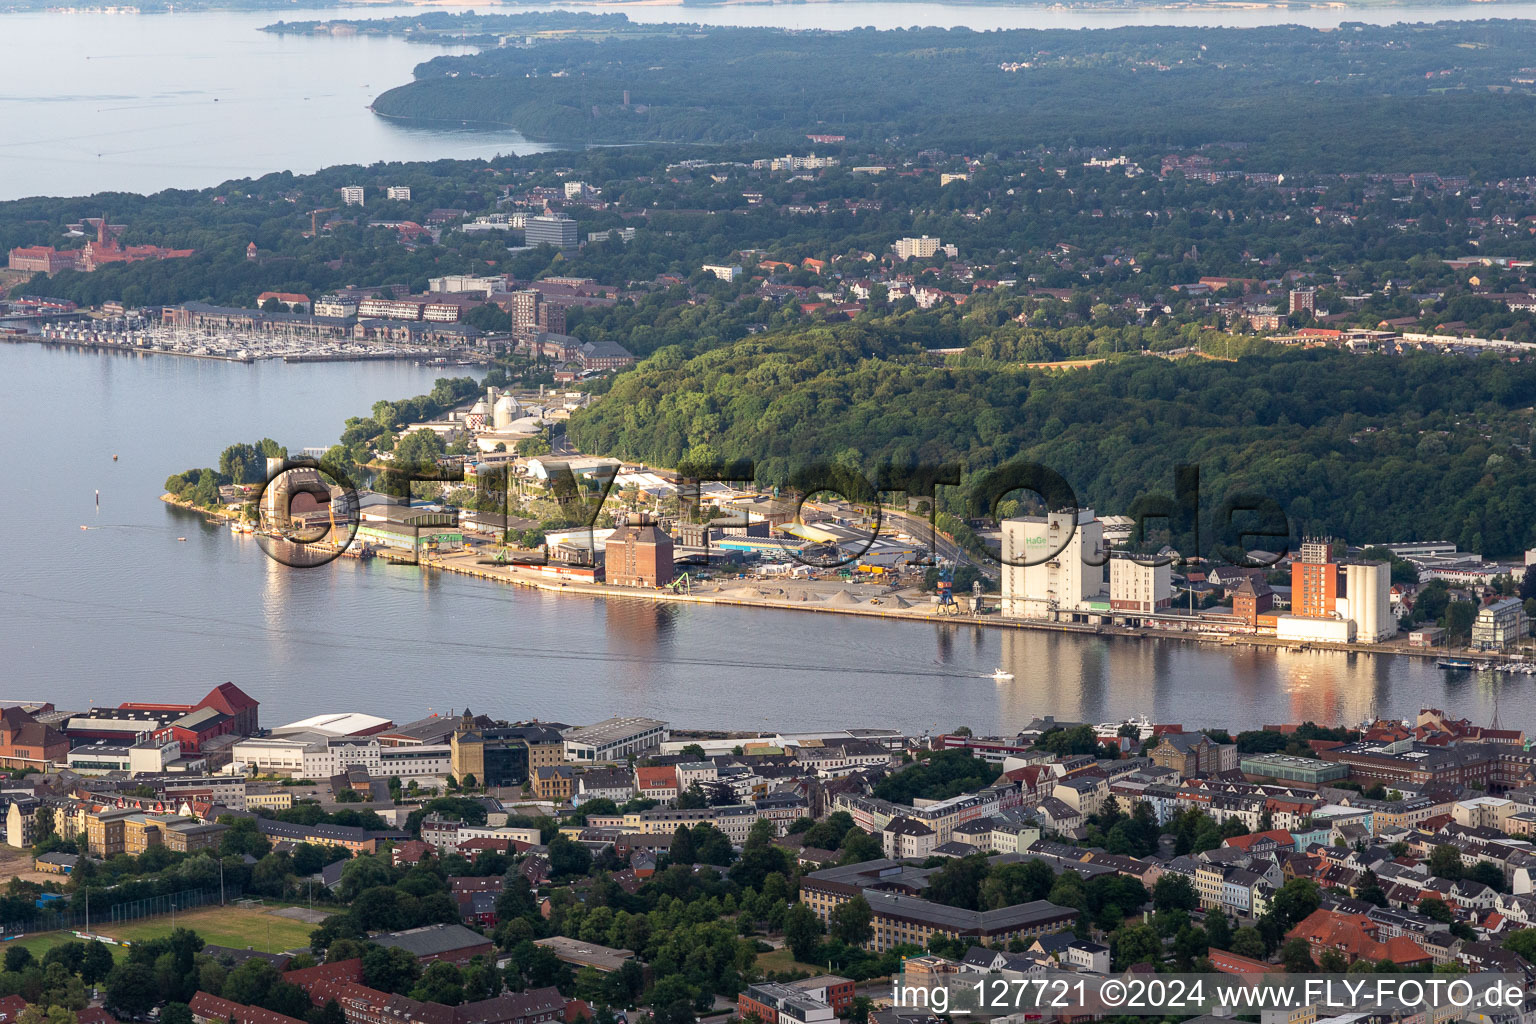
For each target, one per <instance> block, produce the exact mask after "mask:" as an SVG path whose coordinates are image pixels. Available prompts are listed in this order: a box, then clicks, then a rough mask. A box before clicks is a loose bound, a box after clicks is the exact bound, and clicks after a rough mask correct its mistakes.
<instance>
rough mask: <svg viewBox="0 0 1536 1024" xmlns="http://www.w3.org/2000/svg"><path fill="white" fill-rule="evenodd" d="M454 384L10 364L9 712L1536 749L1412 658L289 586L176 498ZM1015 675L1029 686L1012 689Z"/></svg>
mask: <svg viewBox="0 0 1536 1024" xmlns="http://www.w3.org/2000/svg"><path fill="white" fill-rule="evenodd" d="M432 377H433V373H432V372H431V371H428V370H425V369H420V368H416V367H412V366H409V365H393V364H384V363H344V364H319V365H304V366H287V365H284V364H280V363H257V364H253V365H246V364H238V363H221V362H205V361H200V360H192V359H177V358H172V357H164V356H159V357H139V356H123V355H108V354H96V353H80V352H69V351H60V350H52V349H45V348H42V347H40V346H35V345H7V344H0V470H3V476H0V479H3V480H4V481H5V490H6V500H5V501H4V502H0V664H3V665H4V666H5V668H4V673H5V674H4V679H5V682H4V685H3V688H0V698H4V699H6V700H20V699H46V700H52V701H54V702H55V703H56V704H58V705H60V706H61V707H68V706H77V707H79V706H85V705H87V704H89V703H92V702H96V703H107V702H110V703H113V704H116V703H119V702H121V701H123V700H129V699H136V700H161V699H163V700H180V699H184V698H196V697H198V696H201V695H202V693H204V692H205V691H206V690H207V689H208V688H209V686H210V685H212V684H214V683H217V682H222V681H224V680H226V679H232V680H234V681H235V682H237V683H239V684H240V686H242V687H243V688H245V689H247V690H248V691H250V692H251V693H252V694H254V695H255V696H256V697H257V698H258V699H260V700H261V701H262V702H263V703H264V704H266V705H267V709H266V710H264V712H263V719H264V720H265V721H267V722H269V723H281V722H283V721H289V720H293V719H297V718H300V717H304V716H308V715H311V714H317V713H320V712H325V711H337V710H358V711H365V712H370V713H374V714H380V715H384V716H387V717H390V718H394V719H395V720H397V721H404V720H408V719H410V718H414V717H417V716H420V715H424V714H426V713H427V712H428V709H429V708H430V709H433V710H436V711H440V712H441V711H445V710H447V709H448V708H462V707H463V706H464V705H465V704H466V703H467V704H468V705H469V706H470V707H472V708H473V709H474V710H475V711H476V712H481V711H484V712H489V713H493V714H496V715H500V716H507V717H524V716H539V717H543V718H551V719H560V720H565V721H571V722H586V721H592V720H596V719H599V718H603V717H606V716H608V715H611V714H649V715H654V716H657V717H660V718H663V719H666V720H669V721H672V722H674V723H680V724H690V725H699V726H723V727H731V728H739V729H756V728H764V729H767V728H812V727H833V726H848V725H882V726H893V727H900V728H903V729H907V730H912V731H920V730H923V729H949V728H953V727H955V726H958V725H961V724H968V725H970V726H971V727H972V728H974V729H976V730H978V731H986V732H996V731H1005V730H1010V729H1016V728H1018V727H1019V726H1021V725H1023V724H1024V723H1026V722H1028V721H1029V720H1030V719H1031V718H1032V717H1034V716H1035V715H1041V714H1055V715H1057V716H1058V717H1063V718H1080V719H1086V720H1088V721H1103V720H1108V719H1111V718H1114V719H1119V718H1123V717H1128V716H1131V715H1135V714H1141V713H1146V714H1148V715H1150V716H1151V717H1153V718H1154V719H1155V720H1157V721H1162V722H1171V721H1182V722H1184V723H1186V724H1188V725H1217V724H1220V725H1230V726H1233V727H1252V726H1257V725H1261V724H1263V723H1266V722H1275V721H1294V720H1299V719H1305V718H1312V719H1316V720H1318V721H1321V722H1331V723H1336V722H1348V723H1354V722H1357V721H1359V720H1360V719H1361V718H1363V717H1365V716H1366V715H1367V714H1370V713H1372V712H1373V711H1374V712H1376V713H1380V714H1391V715H1397V716H1405V715H1412V714H1413V713H1414V712H1415V711H1417V709H1418V708H1419V707H1420V706H1421V705H1423V704H1433V705H1437V706H1440V707H1445V708H1449V709H1452V710H1454V711H1456V712H1458V713H1460V714H1466V715H1469V716H1471V717H1473V718H1474V719H1477V720H1481V721H1487V720H1488V719H1490V718H1491V717H1492V715H1493V710H1494V698H1495V693H1497V692H1498V689H1497V688H1498V687H1500V686H1502V687H1503V688H1504V689H1503V694H1502V698H1501V700H1500V707H1499V717H1500V719H1501V721H1502V723H1503V724H1505V725H1506V726H1513V725H1519V726H1522V727H1524V728H1527V729H1533V728H1536V702H1532V701H1530V700H1529V699H1527V698H1528V696H1529V694H1530V689H1531V687H1532V685H1533V684H1532V683H1531V681H1530V680H1521V681H1504V682H1501V683H1494V682H1492V681H1491V680H1484V681H1481V682H1480V681H1478V680H1476V679H1473V678H1470V677H1461V678H1457V679H1450V680H1448V679H1447V678H1445V677H1443V676H1442V674H1441V673H1440V672H1439V671H1438V670H1436V669H1434V668H1433V667H1432V666H1430V665H1427V664H1426V663H1422V662H1417V661H1409V660H1406V659H1387V658H1373V657H1368V656H1355V655H1342V654H1326V653H1305V654H1291V653H1287V652H1278V653H1276V652H1268V651H1252V650H1240V651H1236V652H1233V651H1217V650H1211V649H1206V648H1201V647H1196V646H1190V645H1182V644H1177V643H1171V642H1161V641H1140V642H1136V641H1123V640H1117V641H1108V640H1099V639H1085V638H1080V637H1070V636H1056V635H1050V634H1043V633H1026V632H1010V631H1000V630H991V629H976V628H973V627H957V626H940V625H929V624H909V623H892V622H881V621H874V622H871V621H867V620H849V619H842V618H837V617H834V616H827V615H817V614H813V613H797V612H786V611H759V610H753V609H735V608H709V607H674V606H653V605H651V604H649V603H645V602H637V601H622V600H618V601H606V602H605V601H600V600H596V599H589V598H582V597H575V596H568V595H550V594H543V593H537V592H534V593H530V592H526V591H522V590H515V589H512V588H507V587H497V586H494V585H491V584H487V583H481V582H477V581H474V580H468V579H464V578H461V577H454V576H429V575H423V574H422V573H421V572H420V571H419V570H417V569H415V568H404V567H392V566H386V565H383V564H377V563H370V564H362V563H358V562H356V561H353V560H349V559H341V560H338V561H336V562H333V563H331V564H330V565H328V566H325V567H322V568H318V569H307V570H301V569H290V568H287V567H284V566H281V565H278V564H276V563H274V562H272V561H270V560H268V559H267V558H266V557H265V556H264V555H263V554H261V552H260V550H259V548H258V547H257V545H256V543H255V542H254V541H253V540H252V539H251V538H248V537H240V536H236V535H234V534H231V533H230V532H229V530H228V529H227V528H224V527H222V526H210V525H207V524H206V523H205V522H204V520H203V519H202V518H201V517H199V516H196V515H192V514H188V513H185V512H182V511H179V510H176V509H173V508H170V507H168V506H166V505H164V504H162V503H161V502H160V501H159V495H160V494H161V491H162V487H161V485H162V483H163V482H164V480H165V478H166V477H167V476H168V475H170V474H171V473H173V472H179V471H180V470H182V469H185V468H187V467H190V466H203V465H210V464H212V463H213V462H214V461H215V459H216V458H217V454H218V452H219V451H220V450H221V449H222V448H223V447H224V446H225V445H227V444H229V443H231V442H233V441H237V440H243V441H251V440H257V439H259V438H261V437H263V436H270V437H273V438H276V439H277V440H279V441H281V442H283V443H284V444H287V445H288V446H289V447H290V448H293V449H297V448H300V447H304V446H308V445H321V444H328V443H330V442H331V441H332V440H333V439H334V438H335V436H336V435H337V433H338V432H339V431H340V428H341V425H342V421H343V420H344V419H345V417H346V416H348V415H355V414H357V413H359V412H362V411H365V410H366V409H367V408H368V407H369V406H370V405H372V403H373V402H374V401H375V400H376V399H378V398H380V397H404V396H407V395H412V394H417V393H420V392H421V391H423V390H425V389H427V388H429V387H430V384H431V378H432ZM113 453H117V454H118V455H119V460H118V461H117V462H113V461H112V455H113ZM97 489H100V491H101V511H100V513H99V514H98V513H97V512H96V511H95V509H94V506H93V494H94V492H95V491H96V490H97ZM82 524H83V525H88V526H90V527H91V529H90V530H87V531H82V530H81V529H80V526H81V525H82ZM179 536H184V537H186V538H187V542H186V543H178V542H177V540H176V538H177V537H179ZM998 665H1003V666H1005V667H1007V668H1008V669H1009V670H1010V671H1012V672H1013V673H1014V674H1015V677H1016V678H1015V679H1014V680H1013V681H1012V682H1010V683H1005V684H998V683H994V682H993V681H992V680H990V679H988V678H985V677H986V676H988V675H990V674H991V673H992V671H993V670H994V669H995V668H996V667H997V666H998Z"/></svg>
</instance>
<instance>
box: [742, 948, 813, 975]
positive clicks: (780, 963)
mask: <svg viewBox="0 0 1536 1024" xmlns="http://www.w3.org/2000/svg"><path fill="white" fill-rule="evenodd" d="M757 967H758V970H760V971H763V972H765V973H766V972H768V971H779V972H783V971H805V972H807V973H809V974H825V973H826V968H825V967H817V966H816V965H815V964H803V963H801V962H800V961H798V960H796V959H795V955H794V954H793V953H791V952H790V951H789V947H788V946H785V947H784V948H783V949H776V950H774V951H773V952H772V953H759V954H757Z"/></svg>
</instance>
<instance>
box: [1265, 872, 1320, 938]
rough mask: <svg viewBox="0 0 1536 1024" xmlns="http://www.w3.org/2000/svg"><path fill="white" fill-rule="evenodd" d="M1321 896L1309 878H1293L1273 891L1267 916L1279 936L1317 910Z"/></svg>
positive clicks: (1315, 884)
mask: <svg viewBox="0 0 1536 1024" xmlns="http://www.w3.org/2000/svg"><path fill="white" fill-rule="evenodd" d="M1321 901H1322V894H1321V892H1320V891H1319V890H1318V887H1317V883H1316V882H1314V881H1312V880H1311V879H1310V878H1293V879H1291V880H1290V881H1289V882H1286V883H1285V884H1284V885H1282V886H1280V888H1279V889H1277V890H1275V896H1274V899H1272V900H1270V902H1269V916H1270V917H1271V918H1272V919H1273V920H1274V922H1275V924H1276V926H1277V927H1278V928H1279V930H1280V932H1281V934H1284V933H1285V932H1288V931H1290V930H1291V929H1292V928H1294V927H1295V926H1296V925H1298V924H1300V923H1301V922H1302V921H1303V920H1305V919H1306V917H1307V915H1308V914H1310V913H1312V911H1314V910H1316V909H1317V906H1318V904H1319V903H1320V902H1321Z"/></svg>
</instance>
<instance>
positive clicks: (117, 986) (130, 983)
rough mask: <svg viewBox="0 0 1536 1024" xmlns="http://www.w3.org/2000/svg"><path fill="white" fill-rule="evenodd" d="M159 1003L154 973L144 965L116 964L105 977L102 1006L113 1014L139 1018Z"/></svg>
mask: <svg viewBox="0 0 1536 1024" xmlns="http://www.w3.org/2000/svg"><path fill="white" fill-rule="evenodd" d="M159 1001H160V992H159V990H158V989H157V988H156V987H155V975H154V972H153V971H152V970H150V968H148V967H146V966H145V965H143V964H137V963H131V962H130V963H123V964H118V965H117V966H116V967H114V968H112V972H111V973H110V974H108V975H107V991H106V996H105V998H104V999H103V1001H102V1005H104V1006H106V1007H107V1008H108V1010H109V1011H110V1012H112V1013H113V1014H116V1015H117V1016H120V1017H121V1016H127V1017H140V1016H143V1015H144V1014H146V1013H148V1012H149V1009H150V1007H152V1006H154V1005H155V1004H156V1003H158V1002H159Z"/></svg>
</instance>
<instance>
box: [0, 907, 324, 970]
mask: <svg viewBox="0 0 1536 1024" xmlns="http://www.w3.org/2000/svg"><path fill="white" fill-rule="evenodd" d="M272 909H277V908H266V907H254V908H247V907H205V908H203V909H201V910H189V911H187V912H186V913H184V914H177V915H176V924H175V926H176V927H177V928H190V929H192V930H193V931H195V932H197V934H199V935H201V936H202V937H203V941H204V942H208V943H211V944H213V945H217V946H233V947H234V948H236V949H244V948H245V947H246V946H251V947H254V948H255V949H259V950H261V951H263V952H267V953H277V952H281V951H282V950H285V949H294V948H298V947H303V946H308V945H309V933H310V932H312V931H314V930H315V926H314V925H312V924H306V923H305V922H303V921H294V920H292V919H290V918H286V917H278V916H276V915H275V914H273V913H272ZM92 923H93V924H94V922H92ZM92 930H93V931H95V932H97V933H98V934H101V935H110V936H111V937H112V938H114V939H120V940H123V941H126V942H143V941H145V940H147V939H155V938H160V937H162V936H165V935H169V934H170V933H171V918H170V916H169V915H166V916H163V917H154V918H149V919H148V920H144V921H133V922H130V923H128V924H121V925H112V924H106V925H101V926H97V927H95V928H93V929H92ZM73 939H74V935H73V933H71V932H44V933H42V934H40V935H29V936H27V937H26V938H24V939H16V940H15V943H17V944H19V945H22V946H25V947H27V948H28V949H30V950H31V951H32V955H33V956H36V957H39V958H41V957H42V955H43V954H44V953H46V952H47V951H48V950H49V949H51V948H53V947H54V946H56V945H58V944H59V943H62V942H70V941H73ZM10 946H11V943H5V944H3V947H0V948H9V947H10ZM108 948H110V949H111V950H112V953H113V955H114V956H116V957H119V958H121V957H123V956H125V955H127V950H126V949H125V948H124V947H123V946H109V947H108Z"/></svg>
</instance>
